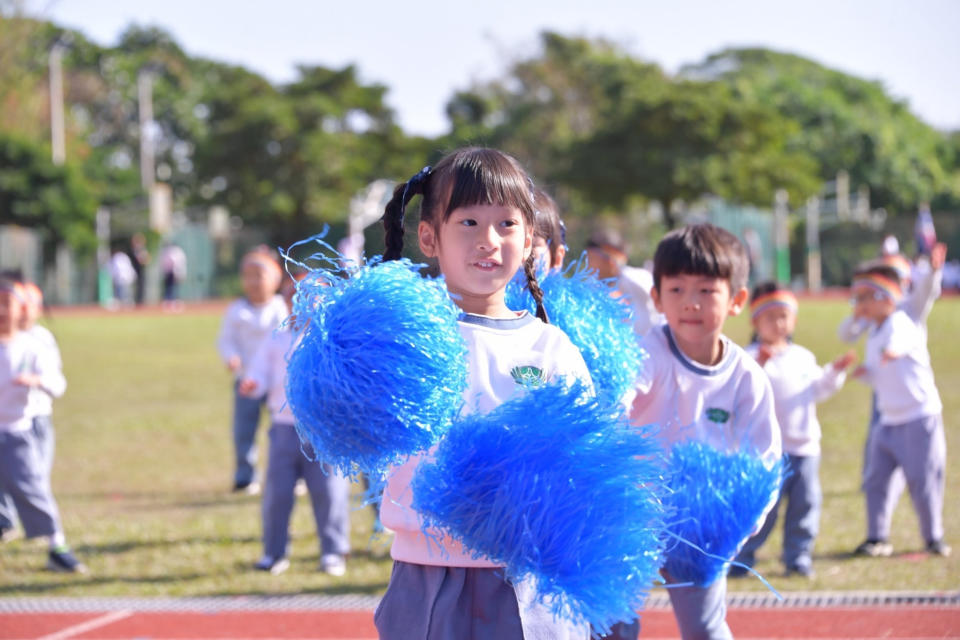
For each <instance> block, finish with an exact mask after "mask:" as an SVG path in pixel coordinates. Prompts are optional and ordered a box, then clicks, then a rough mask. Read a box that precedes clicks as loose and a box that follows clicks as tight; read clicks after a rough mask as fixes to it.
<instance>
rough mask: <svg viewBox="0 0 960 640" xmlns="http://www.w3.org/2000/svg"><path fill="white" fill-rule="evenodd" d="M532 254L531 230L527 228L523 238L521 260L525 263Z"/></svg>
mask: <svg viewBox="0 0 960 640" xmlns="http://www.w3.org/2000/svg"><path fill="white" fill-rule="evenodd" d="M532 252H533V229H531V228H529V227H527V228H526V229H525V230H524V236H523V259H524V261H526V259H527V258H529V257H530V254H531V253H532Z"/></svg>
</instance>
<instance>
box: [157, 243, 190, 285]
mask: <svg viewBox="0 0 960 640" xmlns="http://www.w3.org/2000/svg"><path fill="white" fill-rule="evenodd" d="M160 269H161V271H163V273H164V275H166V274H168V273H172V274H173V277H174V278H175V279H176V280H178V281H179V280H183V279H184V278H186V277H187V254H186V253H184V252H183V249H181V248H180V247H179V246H177V245H175V244H171V245H168V246H166V247H164V248H163V250H162V251H160Z"/></svg>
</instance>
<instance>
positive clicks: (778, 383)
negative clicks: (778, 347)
mask: <svg viewBox="0 0 960 640" xmlns="http://www.w3.org/2000/svg"><path fill="white" fill-rule="evenodd" d="M744 350H745V351H746V352H747V355H749V356H750V357H751V358H753V359H754V360H756V358H757V354H758V352H759V350H760V345H759V343H756V342H754V343H752V344H749V345H747V346H746V348H745V349H744ZM763 371H764V373H766V374H767V377H768V378H769V379H770V386H771V388H772V389H773V400H774V409H775V411H776V414H777V422H778V423H779V424H780V435H781V438H782V441H783V450H784V451H785V452H786V453H789V454H791V455H795V456H818V455H820V435H821V430H820V421H819V420H818V419H817V407H816V403H818V402H823V401H824V400H826V399H827V398H829V397H830V396H832V395H833V394H835V393H836V392H837V391H839V390H840V388H841V387H842V386H843V384H844V382H845V381H846V379H847V373H846V371H845V370H842V369H841V370H838V369H835V368H834V366H833V365H832V364H827V365H825V366H823V367H821V366H820V365H818V364H817V358H816V356H814V355H813V353H811V352H810V351H809V350H808V349H805V348H804V347H801V346H800V345H798V344H794V343H790V344H788V345H787V347H786V348H785V349H783V350H782V351H780V352H779V353H777V354H776V355H774V356H773V357H771V358H769V359H768V360H767V361H766V362H765V363H764V364H763Z"/></svg>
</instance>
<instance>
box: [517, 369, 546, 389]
mask: <svg viewBox="0 0 960 640" xmlns="http://www.w3.org/2000/svg"><path fill="white" fill-rule="evenodd" d="M510 375H511V376H513V379H514V380H515V381H516V383H517V384H519V385H521V386H523V387H540V386H543V385H544V384H546V382H547V373H546V372H545V371H544V370H543V369H541V368H539V367H534V366H532V365H528V366H525V367H514V368H513V369H510Z"/></svg>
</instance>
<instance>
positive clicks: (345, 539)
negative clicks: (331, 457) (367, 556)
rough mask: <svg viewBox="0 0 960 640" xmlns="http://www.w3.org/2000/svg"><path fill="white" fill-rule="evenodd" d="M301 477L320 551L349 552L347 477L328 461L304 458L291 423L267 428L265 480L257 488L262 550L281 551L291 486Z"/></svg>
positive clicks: (279, 555) (286, 531)
mask: <svg viewBox="0 0 960 640" xmlns="http://www.w3.org/2000/svg"><path fill="white" fill-rule="evenodd" d="M299 478H303V479H304V481H305V482H306V484H307V489H309V491H310V501H311V503H312V504H313V517H314V520H315V521H316V523H317V535H318V536H319V537H320V548H321V550H322V553H336V554H340V555H346V554H348V553H350V482H349V481H348V480H347V479H346V478H344V477H343V476H342V475H340V474H338V473H334V472H333V471H332V470H331V469H330V467H329V466H326V465H321V464H320V463H318V462H312V461H310V460H308V459H307V457H306V456H305V455H304V453H303V451H302V450H301V449H300V437H299V436H298V435H297V430H296V428H295V427H294V426H293V425H292V424H280V423H274V425H273V426H272V427H271V428H270V453H269V456H268V462H267V482H266V486H265V487H264V492H263V511H262V513H263V552H264V554H265V555H268V556H271V557H273V558H283V557H285V556H286V555H287V545H288V543H289V541H290V514H291V513H292V512H293V504H294V492H293V490H294V486H295V485H296V483H297V479H299Z"/></svg>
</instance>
